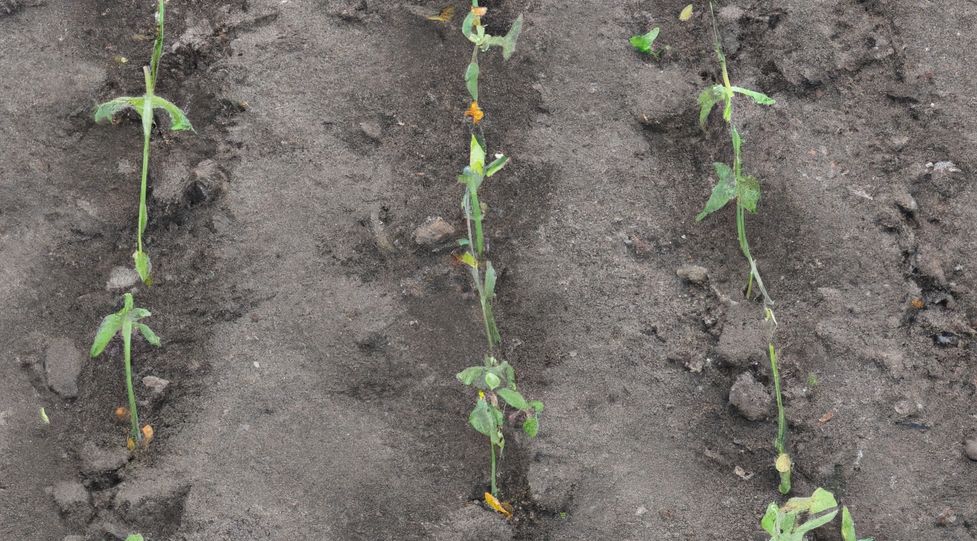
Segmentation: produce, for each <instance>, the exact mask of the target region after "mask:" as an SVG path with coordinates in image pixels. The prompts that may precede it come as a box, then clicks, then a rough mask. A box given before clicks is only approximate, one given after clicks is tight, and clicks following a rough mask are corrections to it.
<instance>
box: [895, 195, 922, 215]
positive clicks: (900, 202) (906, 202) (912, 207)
mask: <svg viewBox="0 0 977 541" xmlns="http://www.w3.org/2000/svg"><path fill="white" fill-rule="evenodd" d="M893 201H894V202H895V204H896V206H897V207H899V208H900V209H901V210H902V211H903V212H905V213H906V214H909V215H910V216H915V215H916V212H918V211H919V203H917V202H916V199H915V198H914V197H913V196H911V195H909V194H908V193H905V192H903V193H900V194H897V195H896V196H895V198H893Z"/></svg>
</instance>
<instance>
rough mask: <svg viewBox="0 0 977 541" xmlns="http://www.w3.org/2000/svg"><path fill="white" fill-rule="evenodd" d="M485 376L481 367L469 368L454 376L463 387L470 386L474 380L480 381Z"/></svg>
mask: <svg viewBox="0 0 977 541" xmlns="http://www.w3.org/2000/svg"><path fill="white" fill-rule="evenodd" d="M483 374H485V368H484V367H481V366H470V367H468V368H466V369H464V370H462V371H461V372H458V374H457V375H455V377H456V378H458V381H460V382H462V383H464V384H465V385H471V384H472V383H473V382H474V381H475V380H476V379H480V378H481V377H482V376H483Z"/></svg>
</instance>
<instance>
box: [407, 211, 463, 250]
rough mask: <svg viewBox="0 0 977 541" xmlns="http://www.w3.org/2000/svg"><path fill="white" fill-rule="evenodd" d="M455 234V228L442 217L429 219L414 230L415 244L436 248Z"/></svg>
mask: <svg viewBox="0 0 977 541" xmlns="http://www.w3.org/2000/svg"><path fill="white" fill-rule="evenodd" d="M454 234H455V228H454V226H452V225H451V224H449V223H448V222H447V221H445V220H444V218H442V217H440V216H433V217H429V218H428V219H427V220H425V221H424V223H423V224H421V225H420V227H418V228H417V229H416V230H414V242H416V243H417V244H420V245H421V246H435V245H437V244H440V243H442V242H444V241H446V240H448V239H450V238H451V237H452V236H454Z"/></svg>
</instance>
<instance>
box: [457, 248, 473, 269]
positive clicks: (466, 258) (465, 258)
mask: <svg viewBox="0 0 977 541" xmlns="http://www.w3.org/2000/svg"><path fill="white" fill-rule="evenodd" d="M455 259H456V260H457V261H458V262H459V263H464V264H465V265H468V266H469V267H471V268H473V269H477V268H478V261H476V260H475V256H473V255H472V253H471V252H464V253H462V254H461V255H457V254H456V255H455Z"/></svg>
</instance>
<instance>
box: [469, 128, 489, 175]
mask: <svg viewBox="0 0 977 541" xmlns="http://www.w3.org/2000/svg"><path fill="white" fill-rule="evenodd" d="M468 167H470V168H471V170H472V171H474V172H475V173H476V174H478V175H483V174H484V173H485V149H484V148H482V145H481V144H480V143H479V142H478V139H476V138H475V136H474V135H472V140H471V144H470V145H469V152H468Z"/></svg>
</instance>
